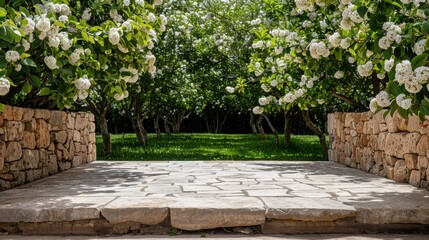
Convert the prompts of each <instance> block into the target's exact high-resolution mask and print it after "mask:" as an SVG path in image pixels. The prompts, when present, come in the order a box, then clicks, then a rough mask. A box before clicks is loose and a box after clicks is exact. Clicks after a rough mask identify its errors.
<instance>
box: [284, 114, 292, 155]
mask: <svg viewBox="0 0 429 240" xmlns="http://www.w3.org/2000/svg"><path fill="white" fill-rule="evenodd" d="M292 112H293V109H289V110H287V111H285V112H284V117H285V125H284V129H283V130H284V135H285V140H284V144H285V146H286V147H288V146H290V145H291V144H292V140H291V135H292Z"/></svg>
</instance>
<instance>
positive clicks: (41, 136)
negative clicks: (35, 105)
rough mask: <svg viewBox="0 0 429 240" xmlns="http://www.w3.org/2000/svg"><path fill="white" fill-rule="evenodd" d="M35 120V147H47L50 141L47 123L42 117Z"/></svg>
mask: <svg viewBox="0 0 429 240" xmlns="http://www.w3.org/2000/svg"><path fill="white" fill-rule="evenodd" d="M36 112H37V111H36ZM36 122H37V128H36V130H35V134H36V147H37V148H47V147H48V146H49V144H50V143H51V136H50V134H49V132H50V128H49V124H48V123H47V122H46V121H45V120H43V119H38V120H36Z"/></svg>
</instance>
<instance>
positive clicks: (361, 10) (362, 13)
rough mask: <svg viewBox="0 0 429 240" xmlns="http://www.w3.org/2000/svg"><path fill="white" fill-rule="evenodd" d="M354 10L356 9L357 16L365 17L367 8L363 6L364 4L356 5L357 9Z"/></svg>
mask: <svg viewBox="0 0 429 240" xmlns="http://www.w3.org/2000/svg"><path fill="white" fill-rule="evenodd" d="M356 11H357V13H358V14H359V16H360V17H361V18H364V17H365V14H366V12H368V8H367V7H365V6H360V7H358V9H357V10H356Z"/></svg>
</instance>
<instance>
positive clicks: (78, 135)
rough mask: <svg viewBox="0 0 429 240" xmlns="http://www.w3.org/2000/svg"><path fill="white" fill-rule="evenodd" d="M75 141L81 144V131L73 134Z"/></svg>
mask: <svg viewBox="0 0 429 240" xmlns="http://www.w3.org/2000/svg"><path fill="white" fill-rule="evenodd" d="M73 141H75V142H80V132H79V131H74V132H73Z"/></svg>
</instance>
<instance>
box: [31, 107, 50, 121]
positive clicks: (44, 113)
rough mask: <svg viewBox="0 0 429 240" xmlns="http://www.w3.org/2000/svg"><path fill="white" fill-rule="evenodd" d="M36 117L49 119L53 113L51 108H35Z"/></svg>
mask: <svg viewBox="0 0 429 240" xmlns="http://www.w3.org/2000/svg"><path fill="white" fill-rule="evenodd" d="M34 117H35V118H36V119H43V120H49V118H50V117H51V113H50V111H49V110H46V109H35V110H34Z"/></svg>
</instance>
